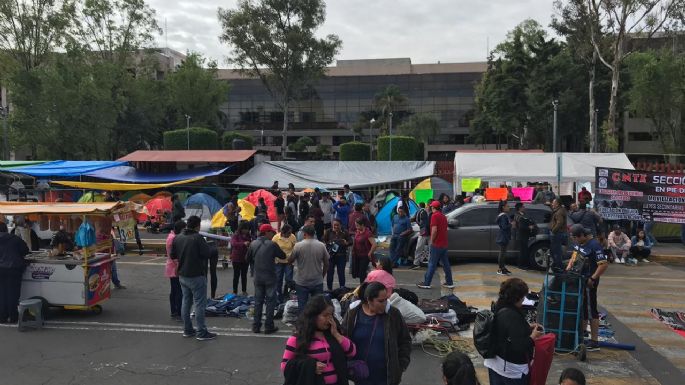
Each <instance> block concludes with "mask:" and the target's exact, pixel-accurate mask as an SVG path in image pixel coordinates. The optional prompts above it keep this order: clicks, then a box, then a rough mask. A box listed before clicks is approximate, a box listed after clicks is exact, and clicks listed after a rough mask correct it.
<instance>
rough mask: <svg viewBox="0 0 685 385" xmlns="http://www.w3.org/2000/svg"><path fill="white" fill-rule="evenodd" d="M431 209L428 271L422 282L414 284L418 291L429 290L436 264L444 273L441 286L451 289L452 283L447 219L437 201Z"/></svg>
mask: <svg viewBox="0 0 685 385" xmlns="http://www.w3.org/2000/svg"><path fill="white" fill-rule="evenodd" d="M430 207H431V211H432V214H431V219H430V221H431V223H430V226H431V231H430V257H429V259H428V270H427V271H426V275H425V277H424V280H423V282H419V283H417V284H416V286H418V287H419V288H420V289H430V288H431V282H432V281H433V274H435V270H436V269H437V268H438V262H439V263H441V264H442V268H443V270H444V272H445V283H443V284H442V286H444V287H446V288H448V289H453V288H454V281H452V267H451V266H450V259H449V258H448V257H447V217H445V214H443V213H442V211H441V210H440V209H441V208H442V204H440V202H438V201H433V202H431V204H430Z"/></svg>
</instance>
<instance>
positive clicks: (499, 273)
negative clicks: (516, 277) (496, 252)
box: [497, 269, 511, 275]
mask: <svg viewBox="0 0 685 385" xmlns="http://www.w3.org/2000/svg"><path fill="white" fill-rule="evenodd" d="M497 275H511V271H509V270H507V269H499V270H497Z"/></svg>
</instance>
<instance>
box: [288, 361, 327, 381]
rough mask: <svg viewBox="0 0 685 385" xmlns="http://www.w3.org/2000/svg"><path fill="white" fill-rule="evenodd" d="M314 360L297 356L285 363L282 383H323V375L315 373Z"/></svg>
mask: <svg viewBox="0 0 685 385" xmlns="http://www.w3.org/2000/svg"><path fill="white" fill-rule="evenodd" d="M316 362H317V361H316V360H315V359H313V358H311V357H309V356H297V357H295V358H293V359H292V360H290V361H288V363H287V364H285V370H284V371H283V376H284V377H285V382H284V383H283V385H324V380H323V376H322V375H319V374H316Z"/></svg>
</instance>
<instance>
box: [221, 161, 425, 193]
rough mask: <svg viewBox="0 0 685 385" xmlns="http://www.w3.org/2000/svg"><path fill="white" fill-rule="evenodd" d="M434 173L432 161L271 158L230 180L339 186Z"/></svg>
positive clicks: (253, 184) (249, 183)
mask: <svg viewBox="0 0 685 385" xmlns="http://www.w3.org/2000/svg"><path fill="white" fill-rule="evenodd" d="M434 173H435V162H433V161H311V160H310V161H278V162H276V161H272V162H263V163H260V164H258V165H256V166H254V167H253V168H251V169H250V170H249V171H248V172H246V173H245V174H243V175H242V176H241V177H239V178H238V179H236V180H235V181H234V182H233V184H235V185H240V186H251V187H258V188H259V187H261V188H269V187H271V184H272V183H273V181H275V180H277V181H279V182H280V183H282V184H283V185H287V184H288V183H292V184H293V185H294V186H295V188H297V189H302V188H307V187H310V186H318V187H324V188H327V189H339V188H342V187H343V185H345V184H349V185H350V187H351V188H353V189H354V188H359V187H367V186H374V185H382V184H389V183H395V182H401V181H405V180H410V179H416V178H425V177H429V176H431V175H433V174H434Z"/></svg>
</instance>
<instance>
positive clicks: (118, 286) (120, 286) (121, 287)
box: [114, 284, 126, 290]
mask: <svg viewBox="0 0 685 385" xmlns="http://www.w3.org/2000/svg"><path fill="white" fill-rule="evenodd" d="M114 288H115V289H119V290H124V289H126V286H124V285H122V284H118V285H116V284H115V285H114Z"/></svg>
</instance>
